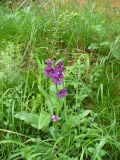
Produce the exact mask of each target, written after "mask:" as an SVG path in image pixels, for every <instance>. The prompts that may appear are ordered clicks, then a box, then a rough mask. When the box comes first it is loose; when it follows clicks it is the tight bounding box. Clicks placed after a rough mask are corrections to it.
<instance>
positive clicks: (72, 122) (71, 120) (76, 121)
mask: <svg viewBox="0 0 120 160" xmlns="http://www.w3.org/2000/svg"><path fill="white" fill-rule="evenodd" d="M90 113H92V111H91V110H85V111H84V112H83V113H81V114H79V115H78V116H76V115H74V116H71V117H70V118H69V120H68V122H69V123H70V125H71V126H72V127H74V126H77V125H79V124H80V123H81V121H82V120H83V119H84V118H85V117H86V116H88V115H89V114H90Z"/></svg>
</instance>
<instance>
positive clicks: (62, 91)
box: [57, 88, 68, 99]
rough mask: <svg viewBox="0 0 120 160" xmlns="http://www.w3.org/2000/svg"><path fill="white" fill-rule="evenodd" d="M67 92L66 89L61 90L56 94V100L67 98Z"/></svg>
mask: <svg viewBox="0 0 120 160" xmlns="http://www.w3.org/2000/svg"><path fill="white" fill-rule="evenodd" d="M67 94H68V91H67V89H66V88H63V89H62V90H60V91H58V92H57V97H58V99H62V98H63V97H65V96H67Z"/></svg>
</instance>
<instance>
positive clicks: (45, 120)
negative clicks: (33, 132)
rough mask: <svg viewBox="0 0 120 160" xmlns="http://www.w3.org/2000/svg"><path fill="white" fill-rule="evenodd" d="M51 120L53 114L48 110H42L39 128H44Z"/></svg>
mask: <svg viewBox="0 0 120 160" xmlns="http://www.w3.org/2000/svg"><path fill="white" fill-rule="evenodd" d="M50 121H51V116H50V114H49V113H47V112H41V113H40V117H39V119H38V129H42V128H44V127H46V126H48V125H49V123H50Z"/></svg>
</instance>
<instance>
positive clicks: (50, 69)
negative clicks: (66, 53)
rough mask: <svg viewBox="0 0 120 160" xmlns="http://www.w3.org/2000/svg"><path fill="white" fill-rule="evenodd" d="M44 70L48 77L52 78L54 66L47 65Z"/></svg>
mask: <svg viewBox="0 0 120 160" xmlns="http://www.w3.org/2000/svg"><path fill="white" fill-rule="evenodd" d="M44 72H45V75H46V76H47V77H49V78H52V74H53V72H54V69H53V68H52V67H49V66H47V67H45V70H44Z"/></svg>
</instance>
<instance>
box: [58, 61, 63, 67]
mask: <svg viewBox="0 0 120 160" xmlns="http://www.w3.org/2000/svg"><path fill="white" fill-rule="evenodd" d="M57 67H58V68H61V69H63V68H64V62H63V61H60V62H58V64H57Z"/></svg>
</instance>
